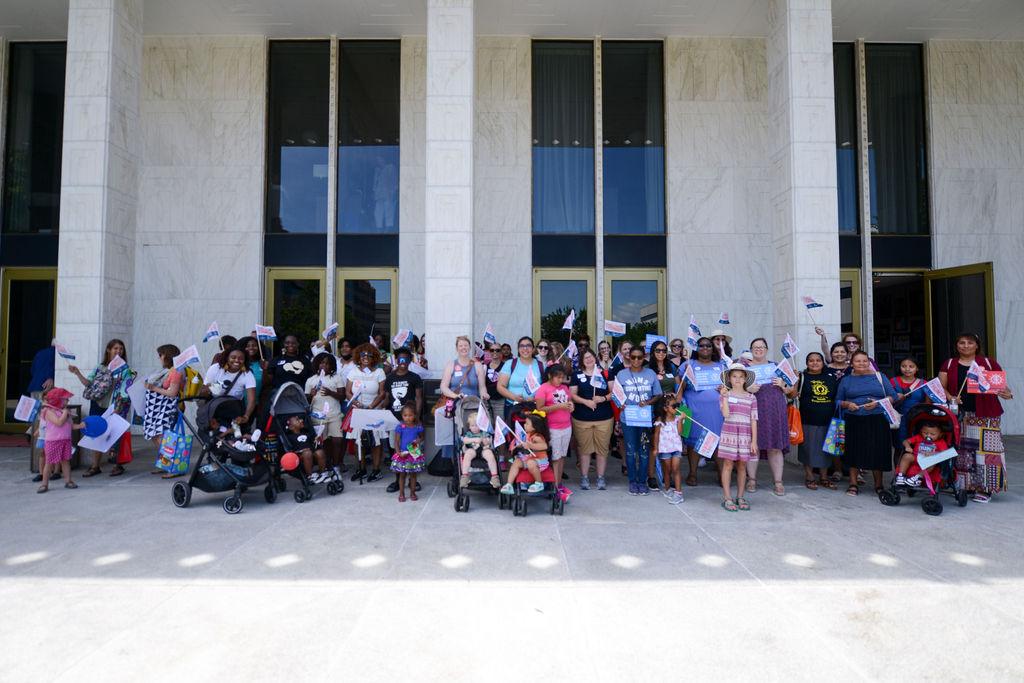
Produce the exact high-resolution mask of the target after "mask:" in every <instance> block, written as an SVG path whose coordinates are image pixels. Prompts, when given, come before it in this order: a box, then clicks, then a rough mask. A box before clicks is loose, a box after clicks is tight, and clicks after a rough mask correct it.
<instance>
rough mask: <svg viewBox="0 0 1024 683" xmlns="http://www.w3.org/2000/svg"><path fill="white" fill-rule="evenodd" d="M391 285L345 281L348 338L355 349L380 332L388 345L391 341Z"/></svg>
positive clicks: (388, 280)
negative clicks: (355, 346)
mask: <svg viewBox="0 0 1024 683" xmlns="http://www.w3.org/2000/svg"><path fill="white" fill-rule="evenodd" d="M391 284H392V281H391V280H390V279H385V280H345V320H344V327H343V328H342V329H343V330H344V334H345V336H346V337H348V338H349V339H350V340H351V341H352V343H353V345H358V344H362V343H363V342H365V341H368V340H369V338H370V335H372V334H377V333H378V332H380V333H381V334H382V335H384V344H385V345H388V344H390V340H391V336H392V333H391Z"/></svg>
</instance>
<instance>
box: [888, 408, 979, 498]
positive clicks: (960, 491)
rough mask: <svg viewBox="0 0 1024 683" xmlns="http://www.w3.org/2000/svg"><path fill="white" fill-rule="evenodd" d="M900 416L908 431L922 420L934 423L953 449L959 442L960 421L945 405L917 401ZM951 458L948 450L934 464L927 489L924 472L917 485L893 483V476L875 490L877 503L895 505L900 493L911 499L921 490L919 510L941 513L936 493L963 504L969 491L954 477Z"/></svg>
mask: <svg viewBox="0 0 1024 683" xmlns="http://www.w3.org/2000/svg"><path fill="white" fill-rule="evenodd" d="M903 419H904V420H906V421H907V433H908V434H916V433H917V430H918V429H919V428H920V426H921V423H922V422H934V423H936V424H938V425H939V427H940V428H941V429H942V434H943V438H944V439H945V440H946V443H948V444H949V445H950V448H954V449H955V448H956V447H957V446H959V445H960V422H959V421H958V420H957V419H956V416H955V415H954V414H953V413H952V412H950V410H949V409H948V408H947V407H946V406H942V405H936V404H931V403H921V404H918V405H916V406H914V407H913V408H911V409H910V412H908V413H907V414H906V415H904V416H903ZM955 460H956V452H955V451H950V456H949V458H947V459H946V460H944V461H942V462H939V463H937V465H938V467H939V474H940V480H939V481H938V482H933V484H932V488H931V489H930V488H928V486H927V482H926V481H925V478H927V477H928V476H929V475H928V473H927V472H921V475H922V482H921V485H920V486H917V487H915V486H897V485H896V478H895V477H893V482H892V483H891V484H890V485H889V488H887V489H882V490H881V491H879V492H878V500H879V502H880V503H882V505H887V506H895V505H899V504H900V499H901V494H903V495H906V496H907V497H908V498H913V497H914V496H915V495H916V494H917V493H922V494H923V495H924V498H923V499H922V500H921V509H922V510H924V513H925V514H927V515H933V516H934V515H941V514H942V502H941V501H940V500H939V494H940V493H947V494H950V495H952V496H953V497H954V498H955V499H956V504H957V505H959V506H960V507H964V506H966V505H967V500H968V497H969V493H968V492H967V489H965V488H963V485H962V483H961V478H960V477H957V474H956V469H955V468H954V463H955ZM924 469H928V468H924Z"/></svg>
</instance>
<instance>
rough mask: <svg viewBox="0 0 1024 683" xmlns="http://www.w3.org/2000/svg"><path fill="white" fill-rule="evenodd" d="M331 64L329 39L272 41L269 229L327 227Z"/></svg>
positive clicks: (283, 230)
mask: <svg viewBox="0 0 1024 683" xmlns="http://www.w3.org/2000/svg"><path fill="white" fill-rule="evenodd" d="M330 69H331V45H330V43H329V42H328V41H326V40H317V41H274V42H272V43H271V44H270V78H269V84H268V93H267V101H268V107H267V173H268V176H269V177H268V182H267V212H266V230H267V232H272V233H282V232H306V233H310V232H316V233H323V232H326V231H327V141H328V139H327V118H328V109H329V103H330Z"/></svg>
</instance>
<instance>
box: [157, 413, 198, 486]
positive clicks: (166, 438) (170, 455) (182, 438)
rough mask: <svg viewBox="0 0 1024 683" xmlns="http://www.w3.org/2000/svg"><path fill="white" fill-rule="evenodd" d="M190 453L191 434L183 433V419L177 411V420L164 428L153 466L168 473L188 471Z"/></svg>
mask: <svg viewBox="0 0 1024 683" xmlns="http://www.w3.org/2000/svg"><path fill="white" fill-rule="evenodd" d="M191 455H192V435H191V434H186V433H185V420H184V418H183V417H182V415H181V413H178V421H177V422H175V423H174V426H173V427H171V428H170V429H165V430H164V435H163V438H162V439H161V440H160V450H159V451H157V456H156V464H155V467H156V468H157V469H158V470H163V471H164V472H167V473H168V474H185V473H186V472H188V463H189V457H190V456H191Z"/></svg>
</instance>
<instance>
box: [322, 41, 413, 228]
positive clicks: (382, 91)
mask: <svg viewBox="0 0 1024 683" xmlns="http://www.w3.org/2000/svg"><path fill="white" fill-rule="evenodd" d="M338 61H339V65H338V99H339V103H338V128H339V130H338V232H343V233H397V232H398V160H399V159H398V130H399V125H398V122H399V99H400V83H401V71H400V64H401V43H400V42H399V41H397V40H388V41H375V40H364V41H344V42H342V43H340V46H339V56H338Z"/></svg>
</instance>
